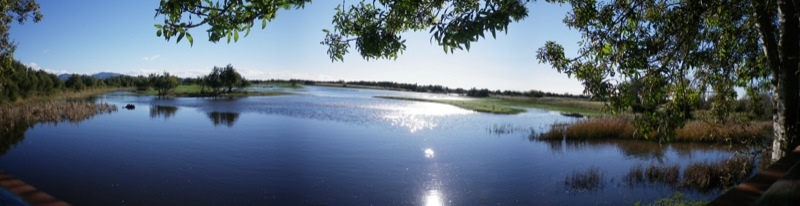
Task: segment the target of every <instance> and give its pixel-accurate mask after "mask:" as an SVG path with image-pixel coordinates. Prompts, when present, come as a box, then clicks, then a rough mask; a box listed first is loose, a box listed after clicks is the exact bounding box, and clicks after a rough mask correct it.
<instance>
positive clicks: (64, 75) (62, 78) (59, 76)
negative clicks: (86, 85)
mask: <svg viewBox="0 0 800 206" xmlns="http://www.w3.org/2000/svg"><path fill="white" fill-rule="evenodd" d="M69 76H72V74H59V75H58V78H59V79H61V81H67V79H69Z"/></svg>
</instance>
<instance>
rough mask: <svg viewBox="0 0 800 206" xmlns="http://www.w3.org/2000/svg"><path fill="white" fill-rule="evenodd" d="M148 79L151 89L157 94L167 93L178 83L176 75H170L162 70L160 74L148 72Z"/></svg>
mask: <svg viewBox="0 0 800 206" xmlns="http://www.w3.org/2000/svg"><path fill="white" fill-rule="evenodd" d="M148 79H149V81H150V85H152V86H153V89H155V90H156V92H158V96H164V95H167V94H169V93H170V92H172V90H174V89H175V88H176V87H178V84H180V80H178V77H175V76H172V75H170V74H169V73H168V72H164V74H162V75H156V74H150V77H149V78H148Z"/></svg>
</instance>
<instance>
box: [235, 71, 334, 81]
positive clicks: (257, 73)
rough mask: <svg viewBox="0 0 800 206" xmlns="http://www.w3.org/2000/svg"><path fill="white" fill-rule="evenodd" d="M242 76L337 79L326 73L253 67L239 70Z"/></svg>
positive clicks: (264, 78) (263, 78) (284, 78)
mask: <svg viewBox="0 0 800 206" xmlns="http://www.w3.org/2000/svg"><path fill="white" fill-rule="evenodd" d="M239 73H240V74H242V76H244V78H246V79H252V80H256V79H260V80H269V79H282V80H289V79H303V80H319V81H334V80H338V79H336V78H333V77H331V76H328V75H324V74H311V73H303V72H292V71H263V70H254V69H244V70H240V71H239Z"/></svg>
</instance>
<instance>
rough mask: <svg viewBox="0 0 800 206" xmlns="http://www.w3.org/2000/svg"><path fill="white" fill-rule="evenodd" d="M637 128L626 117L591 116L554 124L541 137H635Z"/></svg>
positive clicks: (577, 138)
mask: <svg viewBox="0 0 800 206" xmlns="http://www.w3.org/2000/svg"><path fill="white" fill-rule="evenodd" d="M635 131H636V128H635V127H634V126H633V124H631V122H630V120H627V119H625V118H608V117H604V118H589V119H584V120H579V121H577V122H575V123H572V124H553V126H552V127H551V129H550V131H548V132H545V133H543V134H541V135H539V138H540V139H545V140H546V139H561V138H566V139H576V140H579V139H620V138H628V139H632V138H634V133H635Z"/></svg>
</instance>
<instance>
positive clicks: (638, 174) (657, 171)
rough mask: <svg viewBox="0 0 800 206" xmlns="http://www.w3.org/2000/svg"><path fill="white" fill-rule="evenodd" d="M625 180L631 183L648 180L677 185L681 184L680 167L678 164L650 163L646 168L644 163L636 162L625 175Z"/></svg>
mask: <svg viewBox="0 0 800 206" xmlns="http://www.w3.org/2000/svg"><path fill="white" fill-rule="evenodd" d="M624 180H625V181H627V182H629V183H631V184H636V183H643V182H645V180H647V181H648V182H650V183H655V182H660V183H665V184H669V185H676V186H677V185H679V184H680V167H679V166H678V165H655V164H650V166H648V167H646V168H645V167H644V165H642V164H636V165H635V166H633V168H631V170H630V171H629V172H628V174H627V175H625V177H624Z"/></svg>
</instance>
